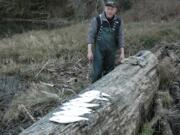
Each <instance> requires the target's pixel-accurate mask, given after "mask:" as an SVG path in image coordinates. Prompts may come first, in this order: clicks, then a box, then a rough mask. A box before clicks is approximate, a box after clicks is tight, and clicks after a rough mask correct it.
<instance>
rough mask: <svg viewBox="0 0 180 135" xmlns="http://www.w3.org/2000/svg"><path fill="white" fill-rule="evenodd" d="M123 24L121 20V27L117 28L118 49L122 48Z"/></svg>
mask: <svg viewBox="0 0 180 135" xmlns="http://www.w3.org/2000/svg"><path fill="white" fill-rule="evenodd" d="M123 27H124V23H123V20H121V26H120V27H119V48H123V47H124V29H123Z"/></svg>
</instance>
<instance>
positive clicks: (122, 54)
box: [118, 48, 125, 64]
mask: <svg viewBox="0 0 180 135" xmlns="http://www.w3.org/2000/svg"><path fill="white" fill-rule="evenodd" d="M124 59H125V56H124V48H121V49H120V56H119V60H118V62H119V64H122V63H123V62H124Z"/></svg>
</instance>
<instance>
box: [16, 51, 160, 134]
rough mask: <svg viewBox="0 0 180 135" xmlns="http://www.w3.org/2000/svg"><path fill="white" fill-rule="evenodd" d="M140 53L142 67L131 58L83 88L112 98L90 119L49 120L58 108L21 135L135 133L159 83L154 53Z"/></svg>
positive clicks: (144, 116) (146, 112) (90, 116)
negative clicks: (54, 121) (78, 120)
mask: <svg viewBox="0 0 180 135" xmlns="http://www.w3.org/2000/svg"><path fill="white" fill-rule="evenodd" d="M143 56H144V61H146V62H147V64H146V65H145V66H144V67H142V66H140V65H138V64H137V63H136V61H135V59H133V58H132V57H131V58H129V59H128V60H127V62H126V63H124V64H122V65H120V66H118V67H117V68H115V69H114V70H113V71H112V72H111V73H109V74H108V75H106V76H105V77H103V78H102V79H100V80H99V81H97V82H96V83H94V84H92V85H91V86H89V87H88V88H86V89H85V90H84V91H83V92H85V91H88V90H92V89H96V90H99V91H101V92H104V93H107V94H109V95H111V98H112V99H111V100H110V101H109V102H103V104H102V105H101V106H100V107H99V108H97V109H96V111H95V112H94V113H92V114H90V115H88V116H87V117H88V118H89V119H90V120H89V121H85V122H84V121H83V122H79V123H73V124H66V125H63V124H57V123H53V122H50V121H49V118H50V117H52V116H53V113H54V112H57V111H58V110H59V108H57V109H56V110H54V111H53V112H50V113H49V114H48V115H47V116H45V117H44V118H42V119H41V120H39V121H38V122H36V123H35V124H34V125H32V126H31V127H29V128H28V129H26V130H24V132H22V133H21V134H20V135H50V134H51V135H60V134H63V135H79V134H80V135H81V134H82V135H84V134H88V135H110V134H111V135H116V134H117V135H135V134H137V133H138V131H139V128H140V126H141V125H142V122H143V121H144V119H145V118H146V116H147V115H148V113H149V112H150V111H151V110H150V108H151V105H152V103H153V98H154V95H155V92H156V90H157V89H158V86H159V77H158V73H157V68H156V67H157V64H158V60H157V58H156V56H155V55H154V54H153V53H151V52H149V51H144V52H143ZM135 64H137V65H135ZM83 92H82V93H83Z"/></svg>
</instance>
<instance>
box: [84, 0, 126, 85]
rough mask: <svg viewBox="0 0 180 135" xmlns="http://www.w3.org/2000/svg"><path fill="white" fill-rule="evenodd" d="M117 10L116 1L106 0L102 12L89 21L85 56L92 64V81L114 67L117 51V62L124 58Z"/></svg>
mask: <svg viewBox="0 0 180 135" xmlns="http://www.w3.org/2000/svg"><path fill="white" fill-rule="evenodd" d="M117 10H118V8H117V2H115V1H114V0H107V2H105V7H104V12H103V13H102V14H100V15H98V16H97V17H94V18H93V19H92V21H91V24H90V28H89V33H88V54H87V57H88V60H89V62H90V63H92V65H93V72H92V82H95V81H97V80H98V79H100V78H101V77H102V76H103V75H106V74H107V73H109V72H110V71H112V70H113V69H114V67H115V57H116V52H117V51H119V53H120V55H119V59H118V61H119V63H122V61H123V59H124V34H123V29H122V28H123V26H122V25H123V23H122V20H121V18H119V17H118V16H117V15H116V13H117Z"/></svg>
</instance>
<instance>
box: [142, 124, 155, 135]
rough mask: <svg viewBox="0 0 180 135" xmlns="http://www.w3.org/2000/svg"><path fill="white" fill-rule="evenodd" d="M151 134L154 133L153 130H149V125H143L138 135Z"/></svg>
mask: <svg viewBox="0 0 180 135" xmlns="http://www.w3.org/2000/svg"><path fill="white" fill-rule="evenodd" d="M153 133H154V129H152V128H151V126H150V125H149V123H145V124H144V126H143V128H142V132H141V134H140V135H153Z"/></svg>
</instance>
